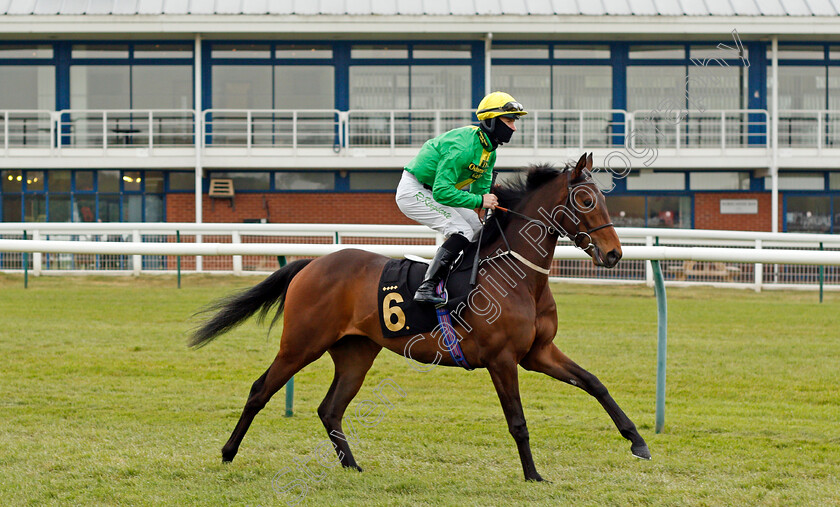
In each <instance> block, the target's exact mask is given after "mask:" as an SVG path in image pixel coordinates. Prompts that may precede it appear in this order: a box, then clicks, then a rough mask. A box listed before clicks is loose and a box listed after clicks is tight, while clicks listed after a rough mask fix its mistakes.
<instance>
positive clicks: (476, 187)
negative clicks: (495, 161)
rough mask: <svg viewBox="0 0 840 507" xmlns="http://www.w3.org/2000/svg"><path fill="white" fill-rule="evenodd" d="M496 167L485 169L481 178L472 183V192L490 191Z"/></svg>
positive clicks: (484, 192) (477, 193) (478, 193)
mask: <svg viewBox="0 0 840 507" xmlns="http://www.w3.org/2000/svg"><path fill="white" fill-rule="evenodd" d="M494 170H495V169H489V170H487V171H484V174H482V175H481V178H479V179H477V180H476V181H475V182H474V183H473V184H472V185H470V193H473V194H475V195H484V194H489V193H490V184H491V183H492V182H493V171H494Z"/></svg>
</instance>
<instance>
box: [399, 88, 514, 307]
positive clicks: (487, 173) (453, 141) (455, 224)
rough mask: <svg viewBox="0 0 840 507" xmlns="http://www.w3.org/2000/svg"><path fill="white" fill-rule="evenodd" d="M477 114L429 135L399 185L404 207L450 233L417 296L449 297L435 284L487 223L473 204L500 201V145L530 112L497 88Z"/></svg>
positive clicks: (429, 300) (431, 299) (430, 299)
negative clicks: (495, 186) (494, 184)
mask: <svg viewBox="0 0 840 507" xmlns="http://www.w3.org/2000/svg"><path fill="white" fill-rule="evenodd" d="M475 114H476V116H477V117H478V120H479V126H478V127H475V126H466V127H461V128H456V129H453V130H450V131H449V132H446V133H444V134H441V135H439V136H437V137H435V138H433V139H430V140H428V141H426V142H425V143H424V144H423V147H422V148H420V153H418V154H417V156H416V157H414V159H413V160H412V161H411V162H409V163H408V165H406V166H405V171H403V175H402V178H401V179H400V183H399V185H398V186H397V197H396V199H397V206H399V208H400V210H402V212H403V213H405V215H406V216H407V217H408V218H411V219H412V220H415V221H417V222H420V223H421V224H423V225H427V226H429V227H431V228H432V229H434V230H435V231H437V232H439V233H441V234H443V236H444V237H445V238H446V241H444V242H443V244H442V245H441V246H440V248H439V249H438V251H437V252H436V253H435V257H434V259H432V261H431V263H430V264H429V268H428V269H427V270H426V276H425V278H424V280H423V283H422V284H421V285H420V287H419V288H418V289H417V293H416V294H414V301H417V302H421V303H434V304H439V303H443V298H441V297H439V296H438V295H437V294H435V286H436V285H437V284H438V283H440V281H441V279H442V278H443V275H444V274H445V273H447V272H448V270H449V269H450V268H451V267H452V264H453V263H454V262H455V259H457V258H458V254H459V253H461V251H462V250H463V249H464V248H465V247H466V246H467V244H469V242H470V241H472V239H473V238H474V237H475V235H476V233H477V232H478V231H479V229H481V220H479V218H478V215H477V214H476V212H475V211H473V210H475V209H478V208H489V209H494V208H495V207H496V205H497V204H498V202H499V201H498V199H497V198H496V196H495V195H493V194H491V193H490V182H491V181H492V173H493V165H494V164H495V163H496V148H497V147H499V146H500V145H502V144H504V143H507V142H509V141H510V138H511V136H512V135H513V133H514V132H515V131H516V127H515V126H514V122H515V121H516V120H517V119H518V118H519V117H520V116H522V115H525V114H528V113H527V112H526V111H525V110H524V108H523V107H522V104H520V103H519V102H517V101H516V99H514V98H513V97H511V96H510V95H509V94H507V93H505V92H493V93H491V94H489V95H487V96H486V97H484V98H483V99H482V100H481V102H480V103H479V104H478V109H477V110H476V112H475Z"/></svg>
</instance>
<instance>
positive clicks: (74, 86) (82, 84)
mask: <svg viewBox="0 0 840 507" xmlns="http://www.w3.org/2000/svg"><path fill="white" fill-rule="evenodd" d="M130 76H131V69H130V67H129V66H128V65H127V64H126V65H108V66H104V65H73V66H71V67H70V107H71V108H72V109H130V108H131V93H130V92H131V90H130V85H131V80H130ZM77 134H78V132H77Z"/></svg>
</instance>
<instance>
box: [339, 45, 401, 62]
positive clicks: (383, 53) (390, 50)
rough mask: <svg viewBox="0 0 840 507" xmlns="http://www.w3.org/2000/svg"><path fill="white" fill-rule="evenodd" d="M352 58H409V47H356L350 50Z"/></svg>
mask: <svg viewBox="0 0 840 507" xmlns="http://www.w3.org/2000/svg"><path fill="white" fill-rule="evenodd" d="M350 58H376V59H386V58H387V59H390V58H408V47H407V46H401V45H383V44H376V45H355V46H353V47H352V48H351V49H350Z"/></svg>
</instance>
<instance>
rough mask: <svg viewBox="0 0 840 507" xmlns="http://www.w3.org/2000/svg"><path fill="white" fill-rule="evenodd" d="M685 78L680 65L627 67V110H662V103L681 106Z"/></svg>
mask: <svg viewBox="0 0 840 507" xmlns="http://www.w3.org/2000/svg"><path fill="white" fill-rule="evenodd" d="M685 77H686V70H685V66H682V65H680V66H667V67H666V66H648V65H646V66H643V67H639V66H629V67H627V108H628V109H630V110H633V111H637V110H662V109H663V108H662V104H663V103H671V104H674V105H676V106H677V107H681V106H683V105H684V104H685ZM660 130H661V129H660Z"/></svg>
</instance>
